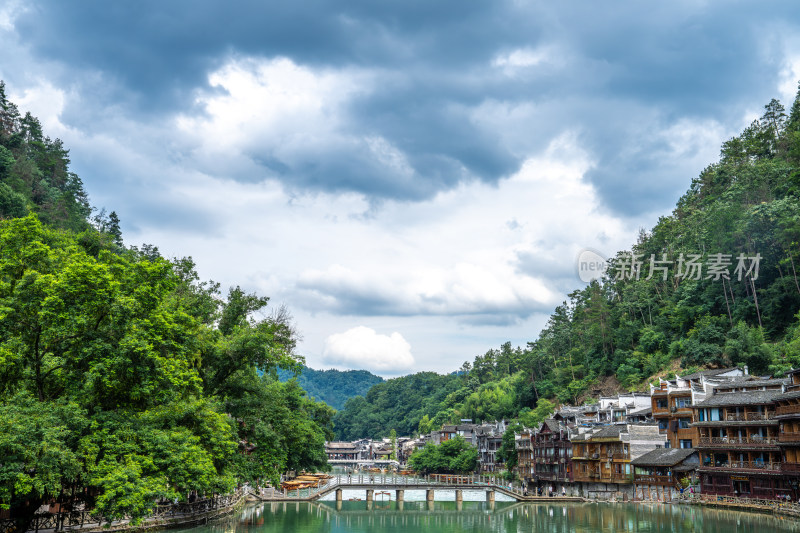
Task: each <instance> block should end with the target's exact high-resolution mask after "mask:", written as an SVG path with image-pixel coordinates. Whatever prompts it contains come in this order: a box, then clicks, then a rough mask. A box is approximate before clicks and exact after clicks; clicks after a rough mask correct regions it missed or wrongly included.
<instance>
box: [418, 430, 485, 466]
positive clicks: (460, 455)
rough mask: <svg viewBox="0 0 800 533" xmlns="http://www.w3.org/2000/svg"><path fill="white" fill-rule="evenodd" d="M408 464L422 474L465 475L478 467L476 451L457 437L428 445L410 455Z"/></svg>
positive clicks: (461, 438)
mask: <svg viewBox="0 0 800 533" xmlns="http://www.w3.org/2000/svg"><path fill="white" fill-rule="evenodd" d="M408 464H409V465H410V466H411V468H413V469H414V470H416V471H417V472H420V473H422V474H431V473H433V474H465V473H468V472H473V471H474V470H475V469H476V468H477V467H478V450H477V448H475V447H473V446H472V445H471V444H469V443H468V442H467V441H465V440H464V438H463V437H461V436H457V437H455V438H453V439H449V440H446V441H444V442H442V443H441V444H438V445H436V444H433V443H428V444H427V445H425V447H424V448H422V449H421V450H417V451H415V452H414V453H412V454H411V457H409V458H408Z"/></svg>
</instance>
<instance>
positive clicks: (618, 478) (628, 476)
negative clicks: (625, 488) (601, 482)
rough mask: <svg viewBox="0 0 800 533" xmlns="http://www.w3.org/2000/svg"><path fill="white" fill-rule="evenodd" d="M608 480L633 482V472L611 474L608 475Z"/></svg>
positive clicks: (612, 481)
mask: <svg viewBox="0 0 800 533" xmlns="http://www.w3.org/2000/svg"><path fill="white" fill-rule="evenodd" d="M605 479H606V480H608V481H611V483H633V474H611V476H610V477H609V476H606V477H605Z"/></svg>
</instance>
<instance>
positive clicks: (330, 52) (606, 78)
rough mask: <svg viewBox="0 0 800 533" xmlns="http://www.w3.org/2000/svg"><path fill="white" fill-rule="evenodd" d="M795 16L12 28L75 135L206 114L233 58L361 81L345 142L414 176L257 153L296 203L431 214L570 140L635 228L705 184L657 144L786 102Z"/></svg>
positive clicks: (551, 14) (312, 19) (499, 10)
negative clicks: (517, 117) (575, 137)
mask: <svg viewBox="0 0 800 533" xmlns="http://www.w3.org/2000/svg"><path fill="white" fill-rule="evenodd" d="M798 15H800V6H798V5H796V4H795V3H792V2H777V3H774V4H771V6H770V8H765V7H764V6H763V5H759V4H755V3H753V4H744V3H725V4H723V3H697V2H669V3H660V4H653V3H642V2H625V3H617V4H614V5H613V7H612V6H610V5H609V4H604V3H597V2H573V3H563V2H561V3H551V2H539V3H525V2H500V1H498V2H494V1H484V2H461V1H456V0H453V1H448V2H425V1H399V0H398V1H393V2H375V1H369V0H362V1H349V2H329V1H324V0H308V1H304V2H234V3H230V2H226V3H219V2H200V1H191V2H190V1H188V0H185V1H171V2H161V1H143V2H136V3H134V2H107V1H91V2H81V3H69V2H60V1H50V2H39V3H37V4H35V5H34V6H33V7H32V8H30V9H28V10H27V11H26V12H25V13H24V14H23V15H22V16H21V17H20V18H18V19H17V20H16V21H15V30H16V31H17V33H18V34H19V38H20V42H22V43H25V45H26V46H28V47H29V48H30V50H31V52H32V53H33V54H34V55H36V56H38V57H40V58H43V59H46V60H49V61H55V62H59V63H62V64H64V65H67V66H68V67H69V68H68V69H65V70H64V72H65V74H63V76H64V79H62V80H60V82H61V83H63V85H64V86H66V87H73V88H77V90H76V91H75V92H76V93H77V94H80V95H83V96H82V98H83V99H82V100H81V101H80V108H77V106H73V107H72V108H67V109H66V110H65V113H64V115H63V116H64V117H65V118H64V120H65V121H68V122H69V125H73V126H75V125H81V124H82V123H84V124H91V123H92V122H91V120H92V119H90V118H87V117H92V116H93V113H92V112H91V111H90V110H87V108H88V107H92V106H94V107H98V108H102V107H106V106H112V104H113V106H114V107H115V108H118V109H120V113H122V114H123V115H125V116H127V117H128V118H131V119H133V120H139V121H143V122H146V123H148V124H153V123H157V122H158V121H162V120H167V119H168V118H169V117H171V116H174V115H175V114H177V113H187V112H191V113H192V114H197V113H201V112H202V111H203V110H202V109H192V106H193V105H195V103H194V102H195V96H196V95H197V94H198V93H210V92H213V91H215V90H218V89H214V88H211V87H209V86H208V74H209V72H211V71H213V70H214V69H216V68H218V67H220V66H221V65H222V64H224V63H225V62H226V61H228V60H229V59H230V58H232V57H239V56H249V57H258V58H265V59H270V58H274V57H279V56H281V57H288V58H290V59H291V60H292V61H294V62H295V63H297V64H299V65H304V66H309V67H312V68H333V69H337V68H359V69H366V70H371V71H373V72H375V73H376V74H375V76H376V79H377V80H378V85H377V87H375V88H373V90H372V91H371V92H370V93H369V94H366V95H364V96H363V97H360V98H358V99H357V100H355V101H353V102H350V104H349V106H348V107H347V109H346V116H345V119H346V121H347V125H346V129H347V132H346V133H347V134H348V135H351V136H354V137H361V138H364V137H369V136H379V137H381V138H383V139H385V140H386V141H387V142H389V143H391V145H392V146H394V147H396V148H397V149H398V150H400V151H401V152H402V153H403V155H404V157H405V158H406V160H407V162H408V164H409V165H410V167H411V169H412V171H413V173H412V174H411V175H409V176H400V175H398V174H396V173H393V171H392V169H387V168H386V167H385V166H384V165H383V164H382V163H381V162H380V161H378V160H376V159H375V158H374V157H371V156H370V155H369V154H368V153H366V152H365V151H364V150H363V149H362V148H361V147H359V146H358V144H357V143H356V144H354V145H353V146H350V147H342V146H339V145H336V144H335V143H333V142H332V143H331V144H330V146H328V147H323V148H317V149H315V150H313V151H310V152H309V153H308V154H307V155H308V161H306V162H303V163H297V162H295V161H285V160H281V159H279V158H274V157H272V156H271V154H270V153H269V150H268V149H266V150H264V152H263V153H259V152H253V153H248V154H247V155H248V156H249V157H250V158H251V159H253V160H254V161H255V162H256V163H258V164H260V165H261V166H262V167H263V168H264V169H265V175H269V176H272V177H274V178H275V179H279V180H281V181H283V182H284V183H286V184H287V185H288V186H290V187H292V188H295V189H300V190H303V189H307V190H323V191H336V192H339V191H355V192H360V193H363V194H365V195H366V196H367V197H368V198H370V199H371V200H378V201H379V200H382V199H391V198H395V199H401V200H419V199H424V198H430V197H432V196H433V195H434V194H436V193H437V192H438V191H441V190H446V189H449V188H452V187H453V186H455V185H456V184H458V183H461V182H464V181H467V180H481V181H485V182H489V183H495V182H497V181H499V180H501V179H502V178H503V177H506V176H508V175H510V174H512V173H514V172H515V171H516V170H517V169H518V168H519V166H520V164H521V163H522V161H523V160H524V159H525V158H526V157H529V156H531V155H534V154H536V153H540V152H541V151H542V150H543V149H544V148H545V147H546V146H547V144H548V142H549V141H550V140H552V139H553V138H554V137H556V136H557V135H559V134H560V133H563V132H564V131H568V130H571V131H577V132H579V135H580V137H579V139H580V142H581V145H582V147H583V148H584V149H585V150H587V152H588V154H589V156H590V157H591V158H592V160H593V161H594V166H593V170H591V171H590V173H589V174H588V178H589V180H590V181H591V182H592V183H593V184H594V185H595V187H596V188H597V190H598V191H599V193H600V195H601V198H602V199H603V201H604V202H605V203H606V205H607V206H608V207H610V208H611V209H613V210H615V211H616V212H618V213H622V214H625V215H637V214H640V213H642V212H646V211H649V210H652V209H665V208H668V207H669V206H670V205H671V204H672V203H673V202H674V201H675V198H676V196H677V195H678V194H679V193H680V191H682V190H685V187H686V185H687V184H688V183H689V181H690V180H691V178H692V177H693V174H695V173H696V172H697V171H699V170H700V169H699V168H694V167H693V166H692V165H691V164H688V163H686V162H685V161H683V160H682V158H684V156H685V154H684V153H676V152H675V151H674V150H673V149H671V148H670V147H669V146H667V145H666V144H665V140H664V138H663V136H659V135H657V133H658V131H659V130H663V129H665V128H669V127H670V126H672V125H674V124H676V123H677V122H678V121H680V120H681V119H687V120H690V121H699V122H702V121H704V120H714V121H718V122H720V123H723V124H728V125H730V124H736V122H737V120H738V119H739V117H740V116H741V114H742V113H743V109H746V108H750V107H752V105H753V102H759V101H762V102H764V103H766V102H767V101H768V100H769V99H770V98H771V97H773V96H775V94H774V90H775V87H776V83H777V79H778V75H779V72H780V70H781V61H782V60H783V59H782V58H783V56H782V54H781V53H780V52H778V51H776V50H777V49H779V48H780V47H781V46H782V44H781V38H780V37H779V33H780V32H777V31H776V30H778V29H781V28H782V29H783V30H784V33H787V32H788V33H791V31H792V25H793V24H794V21H796V20H800V19H798ZM787 28H789V29H788V30H787ZM541 46H545V47H546V46H551V47H552V50H553V52H552V54H554V55H553V57H550V58H549V61H548V62H545V64H543V65H540V66H539V65H537V66H534V67H531V68H527V67H525V66H522V67H520V68H518V69H516V71H514V72H505V71H504V70H503V69H502V68H495V67H492V61H493V59H495V58H497V57H498V56H502V55H503V54H508V53H510V52H512V51H514V50H517V49H527V50H536V49H538V48H539V47H541ZM511 70H514V69H513V68H512V69H511ZM98 85H100V86H99V87H98ZM87 94H91V95H92V96H91V97H89V96H86V95H87ZM486 102H500V103H504V104H507V105H509V106H511V107H513V106H519V105H524V104H526V103H530V104H532V105H535V106H538V108H539V109H538V110H537V111H536V112H535V113H533V114H532V115H531V120H530V123H529V124H527V125H525V127H521V126H520V125H519V124H514V125H513V126H514V127H508V125H505V124H503V123H502V122H500V123H499V124H497V125H495V128H497V129H495V130H492V129H491V128H490V127H485V126H481V125H479V124H477V123H476V122H475V121H474V115H473V113H474V111H475V110H476V109H477V108H479V107H480V106H481V105H482V104H484V103H486ZM100 113H102V111H100ZM251 179H252V177H251ZM256 179H258V178H256Z"/></svg>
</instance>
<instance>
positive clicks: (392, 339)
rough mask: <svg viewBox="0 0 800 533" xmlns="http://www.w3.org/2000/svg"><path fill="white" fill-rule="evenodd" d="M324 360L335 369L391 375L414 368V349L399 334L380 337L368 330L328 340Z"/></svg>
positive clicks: (337, 335)
mask: <svg viewBox="0 0 800 533" xmlns="http://www.w3.org/2000/svg"><path fill="white" fill-rule="evenodd" d="M322 359H323V360H324V361H325V362H327V363H328V364H332V365H337V366H339V365H341V366H344V367H346V368H355V369H360V368H365V369H369V370H373V371H375V372H379V373H380V372H386V373H389V374H392V373H398V372H402V371H406V370H409V369H411V368H413V366H414V364H415V361H414V356H413V355H412V354H411V345H410V344H408V342H406V340H405V339H404V338H403V336H402V335H400V333H397V332H394V333H392V334H391V335H381V334H379V333H377V332H376V331H375V330H374V329H371V328H368V327H365V326H358V327H355V328H352V329H349V330H347V331H345V332H343V333H334V334H333V335H331V336H329V337H328V338H327V339H325V348H324V350H323V352H322Z"/></svg>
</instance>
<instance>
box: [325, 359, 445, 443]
mask: <svg viewBox="0 0 800 533" xmlns="http://www.w3.org/2000/svg"><path fill="white" fill-rule="evenodd" d="M459 383H460V382H459V379H458V377H457V376H456V375H455V374H451V375H447V376H442V375H440V374H437V373H435V372H419V373H417V374H411V375H410V376H403V377H399V378H394V379H389V380H387V381H384V382H383V383H378V384H377V385H375V386H373V387H372V388H371V389H369V391H367V394H366V396H356V397H355V398H351V399H349V400H347V402H346V403H345V407H344V409H343V410H341V411H339V412H338V413H337V414H336V417H335V418H334V428H335V431H336V436H337V438H339V439H344V440H353V439H357V438H362V437H371V438H379V437H384V436H388V435H389V432H390V431H391V430H392V429H394V430H395V431H397V434H398V435H409V434H411V433H412V432H413V431H416V430H417V427H418V426H419V422H420V419H422V417H423V416H424V415H425V413H435V412H436V411H437V409H438V407H439V405H440V404H441V403H442V402H443V401H444V400H445V398H446V397H447V396H448V395H449V394H450V393H452V392H454V391H456V390H458V388H459V386H460V385H459Z"/></svg>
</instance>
